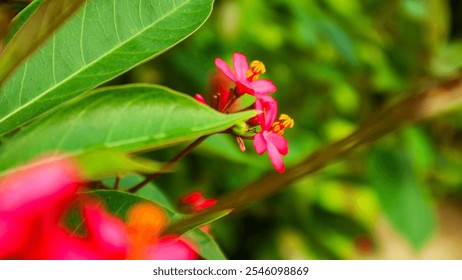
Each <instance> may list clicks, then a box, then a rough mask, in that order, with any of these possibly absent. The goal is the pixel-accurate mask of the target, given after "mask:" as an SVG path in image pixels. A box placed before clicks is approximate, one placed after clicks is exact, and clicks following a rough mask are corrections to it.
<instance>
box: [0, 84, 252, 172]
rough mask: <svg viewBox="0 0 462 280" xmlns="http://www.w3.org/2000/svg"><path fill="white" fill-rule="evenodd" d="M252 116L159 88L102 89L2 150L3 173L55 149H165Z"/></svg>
mask: <svg viewBox="0 0 462 280" xmlns="http://www.w3.org/2000/svg"><path fill="white" fill-rule="evenodd" d="M254 115H255V112H254V111H247V112H242V113H238V114H228V115H225V114H221V113H219V112H217V111H215V110H213V109H211V108H210V107H208V106H206V105H203V104H200V103H199V102H197V101H196V100H194V99H193V98H191V97H190V96H187V95H184V94H181V93H178V92H175V91H173V90H170V89H168V88H165V87H160V86H151V85H131V86H121V87H110V88H103V89H100V90H97V91H95V92H93V94H89V95H86V96H84V97H83V98H80V99H78V100H75V101H74V102H69V103H67V104H65V105H63V106H60V107H59V108H57V109H56V110H54V111H53V112H52V114H48V115H47V116H46V117H45V118H42V119H41V120H40V121H37V122H35V123H34V124H32V125H30V126H28V127H26V128H25V129H23V130H21V131H20V132H18V133H17V134H16V135H15V136H14V137H12V138H11V139H9V141H7V142H6V143H5V144H4V145H2V146H0V171H2V170H5V169H8V168H11V167H13V166H16V165H18V164H21V163H24V162H26V161H28V160H30V159H32V158H34V157H36V156H39V155H41V154H44V153H48V154H51V153H52V152H54V151H65V152H67V153H69V154H71V155H78V154H81V153H84V152H88V151H91V150H98V149H106V148H117V149H119V150H120V151H123V152H140V151H143V150H147V149H154V148H161V147H165V146H167V145H172V144H176V143H179V142H184V141H189V140H194V139H196V138H198V137H200V136H203V135H208V134H212V133H216V132H220V131H223V130H226V129H228V128H230V127H232V126H233V125H234V124H235V123H237V122H239V121H242V120H245V119H249V118H251V117H253V116H254Z"/></svg>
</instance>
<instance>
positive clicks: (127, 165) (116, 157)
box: [76, 149, 162, 180]
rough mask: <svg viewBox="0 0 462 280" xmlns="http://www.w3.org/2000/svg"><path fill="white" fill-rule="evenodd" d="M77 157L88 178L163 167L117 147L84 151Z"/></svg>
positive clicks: (92, 178)
mask: <svg viewBox="0 0 462 280" xmlns="http://www.w3.org/2000/svg"><path fill="white" fill-rule="evenodd" d="M76 159H77V161H78V162H79V163H80V166H81V167H82V172H83V177H84V178H86V179H88V180H97V179H102V178H106V177H111V176H123V175H126V174H128V173H153V172H158V171H159V170H160V169H161V168H162V164H161V163H158V162H155V161H151V160H148V159H144V158H140V157H133V156H129V155H127V154H126V153H124V152H121V151H118V150H115V149H102V150H96V151H91V152H88V153H82V154H80V155H79V156H78V157H77V158H76Z"/></svg>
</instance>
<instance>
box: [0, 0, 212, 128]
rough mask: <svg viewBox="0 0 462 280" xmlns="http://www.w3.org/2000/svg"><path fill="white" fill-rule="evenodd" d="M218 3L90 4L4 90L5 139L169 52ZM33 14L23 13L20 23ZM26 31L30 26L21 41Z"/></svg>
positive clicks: (0, 121)
mask: <svg viewBox="0 0 462 280" xmlns="http://www.w3.org/2000/svg"><path fill="white" fill-rule="evenodd" d="M55 2H59V1H55ZM67 2H77V1H63V3H67ZM212 4H213V0H144V1H125V0H113V1H107V0H92V1H86V3H85V4H84V7H83V8H82V9H80V10H79V11H78V12H77V13H76V14H75V16H73V17H72V18H71V19H69V20H68V21H67V22H66V23H65V25H63V27H62V28H60V29H59V30H58V31H57V32H56V33H54V35H53V36H51V38H50V40H48V41H47V42H46V43H45V44H44V45H43V46H42V47H41V48H39V51H37V52H36V53H35V54H34V55H32V56H30V57H29V58H28V59H27V60H26V61H25V62H24V63H23V64H22V65H21V66H20V67H19V68H18V69H17V71H16V72H15V73H14V74H13V75H11V76H10V78H9V79H8V80H7V81H6V82H5V84H4V85H3V87H2V88H0V108H2V110H1V111H0V135H2V134H5V133H7V132H8V131H11V130H13V129H15V128H16V127H18V126H21V125H23V124H24V123H26V122H28V121H29V120H31V119H33V118H35V117H37V116H38V115H40V114H42V113H44V112H46V111H47V110H49V109H50V108H52V107H54V106H56V105H59V104H61V103H63V102H64V101H67V100H69V99H72V98H74V97H76V96H78V95H80V94H82V93H83V92H86V91H88V90H90V89H92V88H94V87H96V86H98V85H100V84H102V83H104V82H106V81H108V80H110V79H112V78H114V77H116V76H118V75H120V74H122V73H124V72H126V71H128V70H129V69H131V68H133V67H135V66H137V65H138V64H141V63H143V62H145V61H147V60H149V59H152V58H154V57H156V56H158V55H160V54H161V53H163V52H165V51H166V50H167V49H169V48H171V47H172V46H174V45H175V44H177V43H178V42H180V41H181V40H183V39H184V38H186V37H187V36H189V35H190V34H192V33H193V32H194V31H196V30H197V29H198V28H199V27H200V26H201V25H202V24H203V23H204V22H205V20H206V19H207V18H208V16H209V14H210V12H211V10H212ZM32 10H34V9H31V11H32ZM39 10H40V8H38V9H37V10H35V13H32V15H30V17H29V19H31V18H32V17H34V16H35V14H37V13H38V12H39ZM28 16H29V13H22V14H21V15H20V18H19V19H17V21H18V22H19V25H21V22H23V21H24V17H26V18H27V17H28ZM25 29H28V27H27V22H26V23H25V24H24V25H23V26H22V29H21V30H19V31H18V32H17V33H16V35H15V37H17V36H19V34H20V33H21V32H23V30H25ZM24 32H25V31H24ZM32 37H33V36H31V38H32ZM13 40H14V38H13V39H12V40H11V41H10V43H9V45H8V46H10V45H12V44H13Z"/></svg>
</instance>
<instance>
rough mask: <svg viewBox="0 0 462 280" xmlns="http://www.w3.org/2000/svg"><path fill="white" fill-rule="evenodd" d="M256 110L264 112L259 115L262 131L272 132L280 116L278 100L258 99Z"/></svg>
mask: <svg viewBox="0 0 462 280" xmlns="http://www.w3.org/2000/svg"><path fill="white" fill-rule="evenodd" d="M255 109H256V110H259V111H262V113H260V114H259V115H258V120H259V123H260V125H261V128H262V130H270V129H271V126H272V125H273V123H274V122H275V121H276V118H277V114H278V103H277V102H276V100H274V99H273V98H272V97H270V96H264V97H262V98H257V100H256V101H255Z"/></svg>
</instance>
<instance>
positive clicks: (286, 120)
mask: <svg viewBox="0 0 462 280" xmlns="http://www.w3.org/2000/svg"><path fill="white" fill-rule="evenodd" d="M271 127H272V129H273V131H274V132H275V133H277V134H278V135H282V134H284V130H285V129H286V128H292V127H294V120H293V119H292V118H291V117H289V116H288V115H286V114H281V116H280V117H279V120H278V121H277V122H274V123H273V125H272V126H271Z"/></svg>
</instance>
